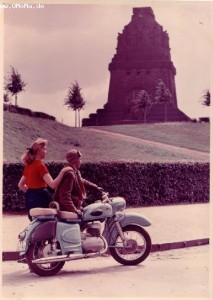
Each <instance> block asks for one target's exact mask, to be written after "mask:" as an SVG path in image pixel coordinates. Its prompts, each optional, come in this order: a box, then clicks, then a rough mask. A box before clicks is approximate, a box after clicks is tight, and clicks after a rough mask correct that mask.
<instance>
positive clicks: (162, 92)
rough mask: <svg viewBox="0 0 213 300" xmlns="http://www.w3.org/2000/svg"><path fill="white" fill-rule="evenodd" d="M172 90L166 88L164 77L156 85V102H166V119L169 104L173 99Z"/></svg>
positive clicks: (165, 118) (165, 117)
mask: <svg viewBox="0 0 213 300" xmlns="http://www.w3.org/2000/svg"><path fill="white" fill-rule="evenodd" d="M171 97H172V95H171V92H170V90H169V89H167V88H166V85H165V84H164V82H163V80H162V79H159V80H158V82H157V85H156V93H155V101H156V103H164V105H165V110H164V120H165V122H166V121H167V104H168V102H170V101H171Z"/></svg>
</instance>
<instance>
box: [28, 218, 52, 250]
mask: <svg viewBox="0 0 213 300" xmlns="http://www.w3.org/2000/svg"><path fill="white" fill-rule="evenodd" d="M56 224H57V221H47V222H44V223H41V224H40V225H38V226H37V227H36V228H35V230H34V231H33V232H32V234H31V236H30V243H33V244H35V243H36V242H38V241H42V240H49V239H53V238H54V237H55V235H56Z"/></svg>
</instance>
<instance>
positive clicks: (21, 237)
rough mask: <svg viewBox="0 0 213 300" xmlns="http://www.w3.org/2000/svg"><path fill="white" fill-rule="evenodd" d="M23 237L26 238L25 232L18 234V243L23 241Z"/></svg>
mask: <svg viewBox="0 0 213 300" xmlns="http://www.w3.org/2000/svg"><path fill="white" fill-rule="evenodd" d="M25 236H26V232H25V231H23V232H21V233H19V235H18V238H19V240H20V241H23V240H24V238H25Z"/></svg>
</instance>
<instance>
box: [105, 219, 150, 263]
mask: <svg viewBox="0 0 213 300" xmlns="http://www.w3.org/2000/svg"><path fill="white" fill-rule="evenodd" d="M122 230H123V232H124V236H125V237H126V238H127V245H126V246H125V245H123V242H122V240H121V237H120V236H119V234H118V235H117V237H116V238H115V243H114V245H113V247H112V248H111V247H109V251H110V253H111V255H112V257H113V258H114V259H115V260H116V261H117V262H119V263H120V264H123V265H127V266H133V265H137V264H139V263H141V262H142V261H144V260H145V259H146V258H147V257H148V256H149V254H150V251H151V247H152V242H151V238H150V236H149V234H148V233H147V231H146V230H144V229H143V228H142V227H140V226H137V225H127V226H125V227H124V228H123V229H122Z"/></svg>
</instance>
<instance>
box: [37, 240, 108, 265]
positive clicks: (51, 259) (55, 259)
mask: <svg viewBox="0 0 213 300" xmlns="http://www.w3.org/2000/svg"><path fill="white" fill-rule="evenodd" d="M103 241H104V243H105V247H104V249H103V250H102V251H100V252H95V253H85V254H68V255H58V256H49V257H42V258H38V259H34V260H32V263H33V264H48V263H54V262H61V261H69V260H77V259H81V258H92V257H96V256H101V255H103V254H105V253H106V252H107V250H108V244H107V241H106V240H105V239H104V238H103Z"/></svg>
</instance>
